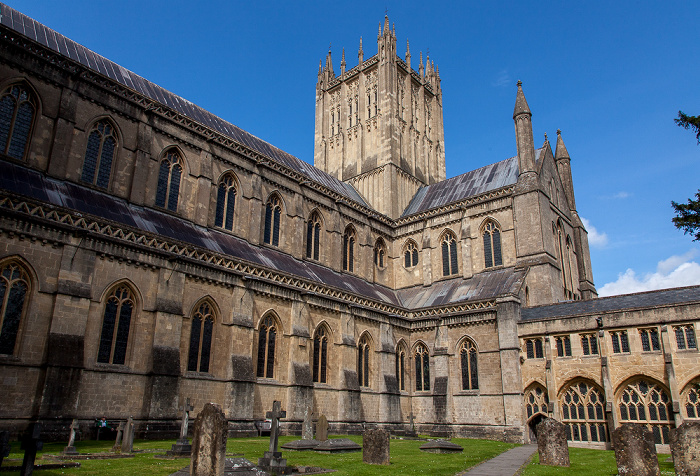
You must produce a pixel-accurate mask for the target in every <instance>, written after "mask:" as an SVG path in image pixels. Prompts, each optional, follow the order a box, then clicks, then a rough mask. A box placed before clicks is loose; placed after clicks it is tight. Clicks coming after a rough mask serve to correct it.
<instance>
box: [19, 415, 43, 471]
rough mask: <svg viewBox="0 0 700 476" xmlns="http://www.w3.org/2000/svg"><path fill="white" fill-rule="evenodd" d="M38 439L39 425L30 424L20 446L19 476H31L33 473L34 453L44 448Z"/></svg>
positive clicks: (39, 433) (39, 434) (39, 435)
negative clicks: (21, 450)
mask: <svg viewBox="0 0 700 476" xmlns="http://www.w3.org/2000/svg"><path fill="white" fill-rule="evenodd" d="M40 437H41V423H30V424H29V427H27V431H26V432H25V433H24V435H23V437H22V445H21V446H20V448H21V449H23V450H24V459H23V460H22V469H20V473H19V474H20V475H21V476H31V474H32V472H33V471H34V461H35V460H36V452H37V451H38V450H40V449H42V448H43V447H44V443H43V442H42V441H41V440H40V439H39V438H40Z"/></svg>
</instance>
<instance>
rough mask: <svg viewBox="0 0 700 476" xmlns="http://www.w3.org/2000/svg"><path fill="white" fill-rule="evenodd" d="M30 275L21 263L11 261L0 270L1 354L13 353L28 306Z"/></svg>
mask: <svg viewBox="0 0 700 476" xmlns="http://www.w3.org/2000/svg"><path fill="white" fill-rule="evenodd" d="M29 282H30V281H29V275H28V274H27V272H26V271H25V269H24V267H23V266H21V265H20V264H19V263H17V262H14V261H10V262H8V263H6V264H5V265H4V266H2V269H1V270H0V354H5V355H13V354H14V353H15V351H16V348H17V336H18V335H19V330H20V324H21V323H22V319H24V315H25V313H26V308H27V302H28V300H27V295H28V294H29Z"/></svg>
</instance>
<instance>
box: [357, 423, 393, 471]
mask: <svg viewBox="0 0 700 476" xmlns="http://www.w3.org/2000/svg"><path fill="white" fill-rule="evenodd" d="M362 462H364V463H367V464H390V463H391V457H390V455H389V430H382V429H376V430H365V432H364V433H363V434H362Z"/></svg>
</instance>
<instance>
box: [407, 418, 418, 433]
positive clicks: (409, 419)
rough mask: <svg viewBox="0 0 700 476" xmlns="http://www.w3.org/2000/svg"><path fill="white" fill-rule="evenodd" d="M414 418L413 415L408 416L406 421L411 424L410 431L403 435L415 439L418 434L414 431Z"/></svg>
mask: <svg viewBox="0 0 700 476" xmlns="http://www.w3.org/2000/svg"><path fill="white" fill-rule="evenodd" d="M415 420H416V417H415V416H414V415H413V413H411V414H409V415H408V421H409V422H411V429H410V430H407V431H406V433H405V435H406V436H410V437H414V438H415V437H416V436H418V432H417V431H416V423H415Z"/></svg>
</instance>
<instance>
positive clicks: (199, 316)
mask: <svg viewBox="0 0 700 476" xmlns="http://www.w3.org/2000/svg"><path fill="white" fill-rule="evenodd" d="M213 331H214V313H213V310H212V305H211V304H210V303H208V302H206V301H205V302H203V303H201V304H200V305H199V306H197V310H196V311H195V312H194V314H193V315H192V330H191V331H190V352H189V355H188V357H187V370H188V371H190V372H209V358H210V356H211V341H212V334H213Z"/></svg>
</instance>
